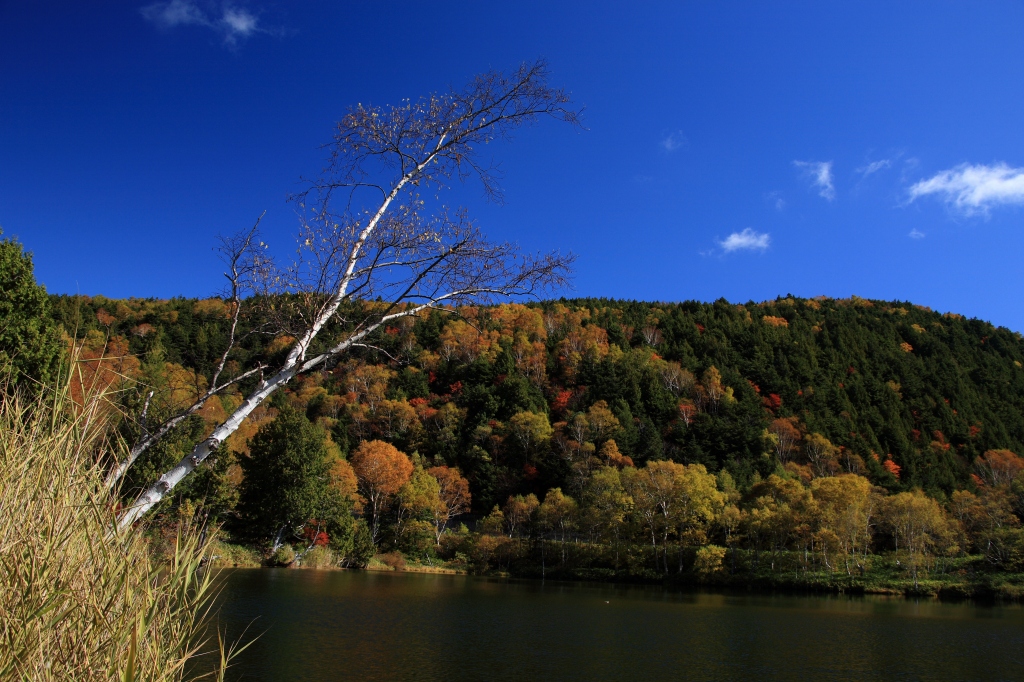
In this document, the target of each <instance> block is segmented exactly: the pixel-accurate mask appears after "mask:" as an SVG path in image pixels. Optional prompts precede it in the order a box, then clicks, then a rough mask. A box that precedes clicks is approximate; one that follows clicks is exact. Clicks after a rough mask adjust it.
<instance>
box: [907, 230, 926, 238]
mask: <svg viewBox="0 0 1024 682" xmlns="http://www.w3.org/2000/svg"><path fill="white" fill-rule="evenodd" d="M907 236H908V237H910V238H911V239H924V232H921V231H920V230H918V229H913V230H911V231H910V234H908V235H907Z"/></svg>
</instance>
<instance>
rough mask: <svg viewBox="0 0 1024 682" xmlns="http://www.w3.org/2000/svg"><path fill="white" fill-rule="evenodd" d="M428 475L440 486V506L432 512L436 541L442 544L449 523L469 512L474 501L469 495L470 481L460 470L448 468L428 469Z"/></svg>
mask: <svg viewBox="0 0 1024 682" xmlns="http://www.w3.org/2000/svg"><path fill="white" fill-rule="evenodd" d="M427 473H428V474H430V475H431V476H433V477H434V478H436V479H437V483H438V486H440V490H439V495H438V498H439V499H438V504H437V505H436V506H435V507H434V509H433V510H432V511H433V516H434V529H435V536H436V538H435V539H436V541H437V543H438V544H440V543H441V535H443V534H444V531H445V529H446V528H447V527H448V522H449V521H451V520H452V519H453V518H454V517H456V516H458V515H459V514H464V513H466V512H468V511H469V503H470V501H471V500H472V498H471V497H470V494H469V481H467V480H466V479H465V478H464V477H463V476H462V474H460V473H459V470H458V469H452V468H451V467H446V466H438V467H431V468H429V469H427Z"/></svg>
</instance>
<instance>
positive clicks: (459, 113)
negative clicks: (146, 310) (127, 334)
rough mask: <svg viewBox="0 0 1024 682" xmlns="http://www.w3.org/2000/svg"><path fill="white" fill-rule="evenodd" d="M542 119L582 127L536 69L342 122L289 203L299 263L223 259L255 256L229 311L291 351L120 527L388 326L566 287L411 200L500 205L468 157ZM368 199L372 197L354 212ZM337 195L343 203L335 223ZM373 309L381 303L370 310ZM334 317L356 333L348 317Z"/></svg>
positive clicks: (556, 259) (511, 248)
mask: <svg viewBox="0 0 1024 682" xmlns="http://www.w3.org/2000/svg"><path fill="white" fill-rule="evenodd" d="M541 117H550V118H554V119H556V120H560V121H565V122H568V123H570V124H571V125H574V126H575V125H579V112H578V111H577V110H574V109H572V108H570V101H569V97H568V95H566V94H565V93H564V92H562V91H561V90H557V89H554V88H551V87H550V86H548V84H547V67H546V65H545V64H544V62H542V61H538V62H535V63H532V64H524V65H522V66H521V67H519V68H518V69H516V70H514V71H512V72H510V73H499V72H490V73H485V74H482V75H480V76H477V77H476V78H474V79H473V80H472V81H470V83H469V85H468V86H466V87H465V88H463V89H462V90H455V89H450V90H449V91H448V92H446V93H442V94H434V95H430V96H429V97H426V98H423V99H421V100H418V101H416V102H410V101H406V102H405V103H404V104H402V105H400V106H393V107H384V108H381V107H368V106H363V105H357V106H356V107H354V108H352V109H351V110H350V111H349V113H348V114H347V115H346V116H345V117H344V118H342V120H341V121H340V122H339V123H338V125H337V128H336V130H335V134H334V139H333V141H332V142H331V143H330V144H329V145H328V149H329V156H328V162H327V166H326V167H325V168H324V170H323V172H322V174H321V176H320V177H319V178H317V179H316V180H314V181H313V182H311V183H310V186H309V188H308V189H307V190H306V191H304V192H302V193H300V194H299V195H297V196H296V197H294V199H295V201H296V203H297V206H298V208H299V214H300V219H301V222H300V229H299V239H298V252H297V256H296V258H295V260H294V261H293V262H291V263H289V264H287V265H286V266H283V267H277V266H275V265H274V263H273V262H272V261H271V260H270V259H269V258H268V257H267V256H266V255H265V253H266V251H265V249H264V248H263V247H264V245H263V244H262V242H260V244H259V247H258V248H252V247H253V242H254V240H255V236H253V237H252V238H250V239H249V240H247V241H246V240H242V242H239V241H237V240H236V241H233V242H231V244H234V245H237V244H240V243H244V244H245V248H243V249H237V248H236V249H235V250H233V251H231V252H232V253H244V254H251V256H247V257H248V258H250V260H242V259H241V257H240V259H239V260H238V261H237V262H238V263H239V264H240V265H239V268H238V270H237V271H236V270H235V269H234V267H233V268H232V275H231V276H229V279H230V280H231V281H232V287H233V288H232V297H233V298H235V299H237V296H238V291H239V290H240V289H241V288H242V286H243V285H244V287H245V288H246V290H247V291H248V292H249V293H252V294H257V295H259V296H260V297H261V300H266V301H268V302H269V303H268V307H269V310H268V311H266V313H267V314H268V315H269V316H270V318H273V320H274V321H275V324H276V325H277V329H278V330H279V332H280V333H281V334H287V335H288V336H290V337H293V338H294V339H295V340H294V342H293V344H292V346H291V348H290V349H289V351H288V353H287V356H286V357H285V358H284V360H283V361H281V363H280V364H279V365H278V366H277V368H276V369H275V370H274V372H273V374H272V376H270V377H269V378H267V379H265V380H261V381H260V383H259V385H257V386H256V388H255V389H254V390H253V391H252V392H251V393H250V394H249V395H248V396H246V398H245V400H244V401H243V402H242V404H241V405H240V406H239V407H238V408H236V410H235V411H234V412H233V413H232V414H231V415H230V416H229V417H228V418H227V419H226V420H225V421H224V422H223V423H222V424H220V425H219V426H217V427H216V428H215V429H214V430H213V433H212V434H211V435H210V437H209V438H208V439H207V440H205V441H203V442H202V443H199V444H198V445H196V446H195V448H194V449H193V451H192V452H191V453H190V454H189V455H188V456H186V457H185V458H183V459H182V460H181V461H180V462H179V463H178V464H177V465H176V466H175V467H174V468H172V469H171V470H169V471H167V472H166V473H164V474H163V475H162V476H161V477H160V479H159V480H158V481H156V483H154V484H153V485H152V486H151V487H150V488H149V489H148V490H146V491H145V492H144V493H142V495H140V496H139V498H138V499H137V500H136V502H135V503H134V504H133V505H132V506H130V507H129V508H127V509H126V510H124V512H123V513H122V515H121V516H120V518H119V520H118V525H119V527H122V528H123V527H125V526H128V525H130V524H131V523H133V522H134V521H135V520H136V519H138V518H139V517H140V516H142V515H143V514H144V513H145V512H146V511H147V510H149V509H150V508H152V507H153V505H155V504H157V503H158V502H159V501H160V500H162V499H163V498H164V497H165V496H166V495H167V493H169V492H170V491H171V490H172V489H173V488H174V486H175V485H177V484H178V482H180V481H181V480H182V479H183V478H184V477H185V476H187V475H188V474H189V473H190V472H191V471H192V470H193V469H195V467H197V466H198V465H199V464H200V463H201V462H202V461H203V460H205V459H206V458H207V457H208V456H209V455H210V453H211V452H213V451H214V450H216V449H217V447H219V446H220V444H221V443H223V442H224V440H225V439H226V438H228V437H229V436H230V435H231V434H232V433H234V432H235V430H237V429H238V427H239V426H240V425H241V424H242V422H243V421H244V420H245V419H246V418H247V417H248V416H249V415H250V414H251V413H252V412H253V410H255V409H256V408H257V407H258V406H259V405H260V404H261V403H262V402H263V401H264V400H266V399H267V398H268V397H269V396H270V395H272V394H273V393H274V392H275V391H276V390H278V389H279V388H281V387H282V386H285V385H286V384H288V382H290V381H291V380H292V379H293V378H294V377H295V376H296V375H298V374H301V373H304V372H309V371H311V370H314V369H316V368H318V367H321V366H323V365H325V364H326V363H328V362H330V361H333V360H335V359H336V358H338V357H339V356H341V355H343V354H345V353H347V352H349V351H350V350H351V349H352V348H373V347H374V346H373V344H372V342H371V341H372V339H370V337H371V336H372V335H373V334H374V333H375V332H377V330H379V329H380V328H381V327H382V326H383V325H385V324H387V323H388V322H390V321H392V320H396V319H399V318H403V317H410V316H415V315H419V314H421V313H423V312H425V311H428V310H432V309H437V308H442V307H444V306H458V305H461V304H466V303H471V302H474V303H481V302H487V301H491V300H496V299H501V298H507V297H512V296H534V295H537V294H539V293H541V292H543V291H545V290H549V289H551V288H556V287H562V286H564V285H565V284H566V283H567V280H568V275H569V268H570V265H571V263H572V260H573V257H572V256H571V255H560V254H557V253H552V254H543V255H529V254H522V253H521V252H520V251H519V249H518V248H517V247H516V246H515V245H513V244H508V243H498V244H494V243H491V242H488V241H487V240H486V239H485V238H484V237H483V235H482V234H481V232H480V231H479V229H478V228H477V227H476V225H475V224H474V223H473V222H472V221H470V220H469V219H468V217H467V216H466V213H465V211H463V210H450V209H448V208H447V207H445V206H443V205H441V206H437V207H436V209H435V211H434V213H433V215H432V216H431V217H429V218H428V217H424V214H425V213H426V211H427V204H426V202H425V200H424V199H423V198H422V197H421V196H420V194H419V192H420V191H421V190H422V189H425V188H434V189H435V190H440V189H442V188H444V187H446V186H447V184H448V183H449V182H450V181H451V180H452V179H458V180H460V181H461V180H465V179H467V178H468V177H470V176H476V177H478V178H479V179H480V181H481V184H482V186H483V189H484V193H485V195H486V196H487V197H488V198H490V199H493V200H496V201H500V199H501V195H500V191H499V188H498V185H497V179H498V171H497V170H496V167H495V166H494V165H493V164H492V163H489V162H488V163H483V162H481V161H480V160H479V158H478V150H479V148H480V146H481V145H484V144H487V143H489V142H491V141H493V140H496V139H509V138H510V137H511V135H512V133H513V132H514V131H515V130H517V129H518V128H520V127H521V126H524V125H527V124H530V123H534V122H536V121H537V120H538V119H539V118H541ZM365 189H369V190H370V194H371V195H374V194H376V193H377V192H378V191H379V196H377V197H376V198H373V199H372V200H368V203H361V202H362V199H361V198H360V197H362V196H363V194H361V193H360V190H365ZM339 190H346V194H347V197H345V198H344V205H343V206H342V207H341V208H340V209H339V210H337V211H336V210H335V208H334V206H333V201H332V200H333V197H334V195H335V193H337V192H338V191H339ZM234 262H235V261H232V263H234ZM235 283H238V284H239V289H238V290H236V289H235V288H234V286H235ZM375 299H376V300H380V301H384V302H385V303H383V304H381V305H378V304H370V303H367V302H368V301H371V300H375ZM237 300H241V299H237ZM343 306H345V310H346V311H349V310H354V311H355V312H356V313H361V315H362V317H361V319H349V318H348V317H346V315H348V314H349V313H348V312H345V313H342V312H341V311H342V308H343ZM235 314H236V319H237V312H236V313H235ZM329 324H330V325H338V324H343V325H344V326H343V329H347V330H348V331H346V332H343V333H342V334H343V336H342V338H341V339H337V338H335V339H334V340H332V341H329V342H325V341H324V340H322V339H320V338H319V337H320V334H321V332H322V331H323V330H324V328H325V327H327V326H328V325H329ZM332 329H335V326H332ZM232 330H234V324H233V325H232ZM233 333H234V332H233V331H232V334H233ZM332 333H333V332H332ZM232 338H233V336H232ZM224 357H225V358H226V355H225V356H224ZM223 364H224V363H223V362H222V363H221V366H223ZM250 371H252V370H250ZM213 383H214V384H215V383H216V382H213ZM196 409H198V408H196ZM154 435H155V434H154Z"/></svg>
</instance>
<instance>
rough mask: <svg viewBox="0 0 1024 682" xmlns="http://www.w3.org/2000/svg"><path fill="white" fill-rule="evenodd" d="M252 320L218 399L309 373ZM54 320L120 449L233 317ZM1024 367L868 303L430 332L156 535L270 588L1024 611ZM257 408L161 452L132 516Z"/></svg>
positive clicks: (992, 331) (467, 317)
mask: <svg viewBox="0 0 1024 682" xmlns="http://www.w3.org/2000/svg"><path fill="white" fill-rule="evenodd" d="M250 303H252V304H253V305H252V307H251V309H252V310H253V311H259V314H258V315H256V314H251V315H249V316H248V317H246V316H244V315H243V318H242V327H244V328H243V329H241V330H240V332H239V333H241V334H242V342H241V344H240V345H239V346H238V347H237V348H236V350H235V351H233V352H232V353H231V354H229V358H228V361H227V364H226V366H225V368H224V376H242V375H243V373H244V371H246V370H247V368H258V367H259V365H260V363H261V362H264V363H269V364H273V362H272V361H275V360H277V361H279V360H280V358H279V356H280V355H281V354H282V353H284V352H286V349H287V348H289V347H290V346H291V343H292V340H291V339H290V338H289V337H287V336H285V335H283V334H282V333H281V332H277V333H276V334H270V333H263V332H264V330H265V329H269V328H270V327H267V328H264V327H261V326H258V325H257V324H256V320H259V321H261V322H263V321H265V320H267V319H272V320H274V324H275V326H276V328H277V329H281V328H287V316H288V314H290V311H294V310H295V309H296V308H295V307H294V306H292V305H291V303H290V302H289V301H287V300H284V299H272V300H263V301H256V302H250ZM51 304H52V306H51V307H52V309H53V310H54V311H56V316H57V318H58V319H59V320H60V322H61V323H62V324H63V326H64V328H65V329H66V330H68V332H69V334H71V335H73V336H74V337H75V338H76V339H77V347H78V350H77V353H78V355H77V357H78V359H79V362H78V363H77V365H76V368H77V369H76V372H77V373H78V374H77V378H76V380H75V382H74V386H75V390H76V391H82V392H86V391H88V390H90V389H95V388H109V389H111V390H112V392H111V393H110V396H111V397H112V398H113V400H112V405H115V406H116V408H117V412H116V413H114V412H112V414H117V415H118V416H117V419H116V421H118V422H119V423H120V425H121V426H120V429H121V435H122V436H123V438H124V439H125V441H126V442H127V443H129V444H130V443H133V442H136V441H138V439H139V438H140V437H141V436H142V435H143V434H145V433H148V432H152V430H153V429H155V428H157V427H158V425H159V424H161V423H162V422H163V421H164V420H165V419H167V418H168V417H170V416H172V415H174V414H176V413H179V412H180V411H181V410H183V409H185V408H187V407H188V406H189V405H191V404H193V403H194V401H195V400H196V399H197V397H199V396H201V395H203V394H204V392H205V391H206V390H207V385H208V382H209V381H210V377H211V375H212V373H213V372H215V371H216V369H215V368H216V366H217V365H218V363H219V361H220V358H221V354H222V353H223V350H224V348H226V347H227V345H226V344H227V338H228V334H229V327H230V324H229V321H230V318H231V315H230V309H229V305H228V304H227V303H225V302H224V301H222V300H219V299H206V300H198V301H197V300H188V299H174V300H170V301H154V300H121V301H118V300H110V299H105V298H102V297H93V298H87V297H53V298H52V300H51ZM358 305H360V306H373V305H378V304H374V303H360V304H358ZM351 312H358V311H351ZM275 316H276V317H275ZM346 318H347V319H353V318H356V319H358V318H359V315H346V316H343V319H346ZM327 332H328V333H327V334H326V337H325V338H324V339H323V341H322V343H324V344H328V343H331V341H332V339H338V338H339V337H341V336H343V335H345V334H348V333H351V330H347V329H344V328H342V327H340V326H339V327H338V328H334V329H330V330H327ZM314 350H315V349H314ZM1022 360H1024V340H1022V338H1021V336H1020V334H1018V333H1015V332H1011V331H1009V330H1007V329H1002V328H996V327H993V326H992V325H990V324H988V323H985V322H982V321H979V320H967V319H964V318H963V317H961V316H959V315H953V314H944V315H940V314H938V313H935V312H932V311H930V310H928V309H927V308H923V307H920V306H915V305H912V304H909V303H901V302H882V301H868V300H864V299H859V298H852V299H848V300H833V299H825V298H820V299H810V300H809V299H795V298H792V297H787V298H780V299H777V300H775V301H769V302H765V303H747V304H744V305H735V304H731V303H728V302H726V301H717V302H715V303H710V304H706V303H695V302H687V303H680V304H660V303H659V304H653V303H637V302H621V301H610V300H590V299H577V300H560V301H547V302H541V303H534V304H529V305H521V304H510V305H501V306H493V307H478V308H473V307H470V308H461V309H458V310H434V311H432V312H430V313H429V314H423V315H420V316H418V317H406V318H402V319H401V324H397V325H395V326H391V327H386V328H385V329H384V330H383V331H382V333H380V334H379V335H378V337H377V338H374V339H372V340H368V342H367V343H366V344H365V345H364V346H363V347H361V348H359V349H358V350H357V352H355V353H353V354H352V355H350V356H348V357H347V358H346V359H345V360H344V361H343V362H341V363H339V364H337V365H336V366H331V367H327V368H325V369H324V370H323V371H322V372H320V373H316V374H308V375H303V376H302V377H301V378H299V379H297V380H295V381H294V382H293V383H292V384H290V385H288V387H287V388H286V389H285V390H284V391H279V392H278V393H276V394H275V395H274V397H273V398H272V399H271V400H270V401H268V402H267V403H265V404H264V405H262V406H261V407H260V408H258V409H257V411H256V412H254V413H253V415H252V416H251V417H250V418H249V419H248V420H247V421H246V422H245V423H244V425H243V427H242V428H240V429H239V430H238V431H236V432H235V433H234V434H233V435H232V436H231V437H230V438H229V439H228V440H227V442H226V443H225V444H224V445H222V446H221V447H220V448H218V450H217V453H216V456H213V457H210V458H209V459H208V460H207V461H206V462H204V463H203V464H202V466H200V467H199V470H198V472H197V475H196V476H193V477H191V478H190V479H188V480H187V481H186V482H185V483H183V484H182V485H181V486H179V487H178V488H176V489H175V495H174V496H173V498H172V499H168V500H166V501H165V502H164V503H163V504H162V506H161V507H159V508H158V518H166V519H168V520H173V519H176V518H181V517H182V515H185V516H190V515H192V514H194V513H195V510H196V509H197V508H201V509H202V510H203V512H202V513H203V514H204V515H212V516H213V517H214V518H217V519H219V520H220V522H221V523H222V524H223V526H224V528H225V529H226V530H227V531H228V533H229V534H230V536H231V537H232V538H234V539H235V540H236V541H238V542H242V543H244V544H247V545H248V546H250V547H258V548H261V549H260V552H261V556H262V560H264V561H270V562H271V563H277V564H289V563H292V562H294V561H296V560H298V558H300V557H301V558H302V561H304V562H305V563H307V564H308V563H310V562H313V563H319V562H325V563H324V565H337V564H338V563H341V564H342V565H349V566H353V565H354V566H360V565H365V564H366V563H367V562H368V561H371V560H372V561H377V562H381V561H385V563H388V565H391V566H401V565H404V561H405V560H406V558H408V559H410V560H415V561H423V562H426V563H427V564H429V565H430V566H431V567H433V566H434V565H435V563H436V562H438V561H441V562H442V563H444V565H446V566H447V567H448V568H453V567H454V568H458V567H464V568H467V567H468V568H471V569H472V570H479V571H484V572H488V571H490V572H493V571H499V572H510V573H513V574H517V575H526V576H529V575H550V574H554V575H561V576H565V577H591V578H601V579H643V580H660V579H662V578H663V577H664V578H668V577H669V576H675V577H673V579H678V580H699V581H702V582H705V581H712V582H714V581H717V582H721V583H723V584H741V585H749V584H752V583H760V584H766V585H783V584H785V585H790V586H799V587H807V586H814V585H816V586H819V587H822V588H825V589H884V590H893V589H896V590H906V591H908V592H915V593H919V591H921V590H923V591H924V592H929V591H930V592H932V593H934V592H935V591H942V590H946V591H952V592H954V593H956V594H1001V595H1004V596H1012V597H1020V596H1021V594H1024V591H1022V588H1021V585H1020V582H1021V580H1020V578H1021V576H1019V575H1016V572H1019V571H1020V570H1021V568H1022V567H1024V531H1022V530H1021V519H1022V518H1024V458H1021V457H1019V456H1018V455H1017V454H1015V453H1017V452H1022V451H1024V417H1022V414H1021V408H1022V406H1024V367H1022ZM259 380H260V379H259V375H258V374H253V375H251V376H249V377H248V378H246V379H245V380H244V381H241V382H239V383H238V384H235V385H233V386H231V387H230V388H229V389H227V390H226V391H224V392H223V393H221V394H220V395H217V396H214V397H213V398H211V399H210V400H208V401H207V402H206V403H205V404H203V406H202V408H201V409H199V410H198V411H197V412H195V414H193V415H192V416H191V417H189V418H188V419H186V420H184V421H183V422H182V423H181V424H180V425H179V426H178V427H177V428H176V429H175V430H174V431H172V432H171V435H170V436H169V437H167V438H164V439H163V440H161V441H160V442H159V443H158V444H157V445H156V446H154V447H152V448H150V449H149V450H148V451H146V452H145V453H144V454H143V455H142V457H141V458H140V459H139V460H138V461H137V462H136V463H135V464H134V465H133V466H131V467H130V468H129V470H128V473H127V475H126V476H125V478H124V487H123V495H124V498H125V501H126V502H129V501H131V500H133V499H134V497H135V495H136V494H137V492H138V490H140V489H142V488H144V487H146V486H148V485H150V484H152V483H153V482H154V481H155V480H156V479H157V478H158V477H159V476H160V474H161V472H163V471H166V470H167V469H168V467H170V466H171V465H173V464H174V463H175V462H177V461H178V460H179V459H180V458H181V457H183V456H184V455H185V454H187V453H188V452H190V451H191V448H192V446H193V444H194V443H196V442H198V441H199V440H201V439H202V438H204V437H205V436H206V435H207V434H209V433H210V431H211V430H212V429H213V427H214V426H215V425H216V424H218V423H220V422H222V421H223V420H224V419H225V417H226V415H227V414H229V413H230V412H231V411H232V410H234V409H235V408H236V407H237V406H238V405H239V404H240V401H241V396H242V395H243V394H244V393H245V391H248V390H250V389H252V388H253V387H254V385H255V383H256V382H257V381H259ZM469 512H474V513H475V514H471V515H469V516H467V515H466V514H467V513H469ZM470 519H475V522H474V523H475V527H476V530H475V532H470V531H468V530H467V529H466V527H465V526H463V525H461V523H462V522H463V521H467V522H468V521H469V520H470ZM471 525H473V524H471ZM158 526H159V524H158ZM293 546H294V548H295V549H293ZM224 551H225V552H228V551H229V550H227V549H225V550H224ZM230 551H234V550H230ZM311 552H312V554H311ZM318 552H319V554H317V553H318ZM766 553H767V554H766ZM375 555H376V556H377V558H376V559H371V558H372V557H374V556H375ZM232 556H233V555H232ZM315 557H320V558H319V559H314V558H315ZM324 557H328V558H326V559H324ZM232 561H233V560H232ZM950 562H952V563H950ZM377 565H383V564H380V563H378V564H377ZM837 576H842V581H845V582H840V583H836V582H835V581H836V580H837ZM985 576H996V577H993V578H991V579H990V578H987V577H985ZM926 577H928V578H929V579H930V580H932V582H931V583H929V584H930V585H931V587H921V585H922V584H923V583H922V582H920V581H923V580H925V578H926ZM996 578H998V580H1000V581H1002V582H1001V583H999V584H998V585H997V584H996V583H994V582H992V581H993V580H996ZM936 581H937V582H936Z"/></svg>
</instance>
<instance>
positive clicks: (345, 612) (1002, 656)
mask: <svg viewBox="0 0 1024 682" xmlns="http://www.w3.org/2000/svg"><path fill="white" fill-rule="evenodd" d="M220 622H221V626H222V627H223V626H227V627H228V628H229V633H230V634H231V635H234V637H237V636H238V635H239V633H240V632H241V630H242V629H243V628H245V627H246V625H249V633H250V635H251V634H252V633H262V634H261V636H260V637H259V639H258V640H257V641H256V643H255V644H253V645H252V646H251V647H250V649H249V650H248V651H246V652H245V653H244V654H243V655H242V657H241V660H240V662H239V663H238V665H236V666H235V667H234V668H233V669H232V673H231V675H229V678H230V679H242V680H264V681H266V682H270V681H271V680H273V681H278V680H281V681H283V680H289V681H290V680H316V681H320V680H349V679H352V680H451V681H457V680H801V681H809V680H1024V610H1022V609H1021V608H1019V607H1005V606H1004V607H991V606H978V605H971V604H941V603H935V602H930V601H929V602H913V601H906V600H902V599H882V598H870V597H868V598H845V597H789V596H778V597H775V596H732V595H717V594H686V593H679V592H670V591H665V590H662V589H660V588H636V587H631V588H623V587H616V586H604V585H579V584H571V585H569V584H559V583H546V584H541V583H533V582H509V581H499V580H488V579H482V578H471V577H465V576H443V575H424V574H413V573H374V572H353V571H311V570H285V569H250V570H237V571H234V572H233V573H231V574H229V575H228V576H227V577H226V579H225V589H224V592H223V598H222V608H221V613H220Z"/></svg>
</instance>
